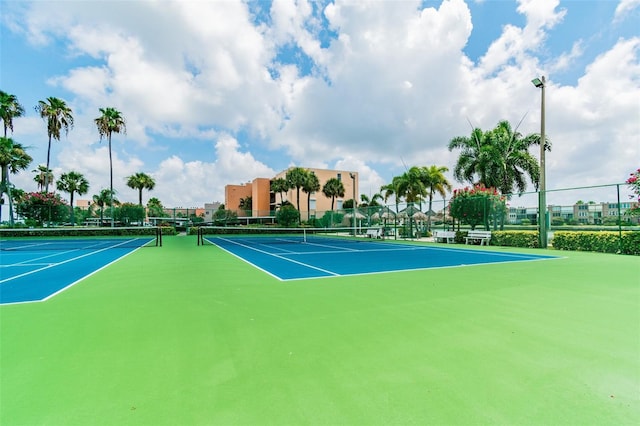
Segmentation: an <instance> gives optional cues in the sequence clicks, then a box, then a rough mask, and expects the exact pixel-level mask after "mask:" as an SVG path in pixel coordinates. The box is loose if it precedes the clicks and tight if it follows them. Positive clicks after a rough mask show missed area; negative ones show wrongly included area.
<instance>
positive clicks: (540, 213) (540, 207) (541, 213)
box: [533, 76, 547, 248]
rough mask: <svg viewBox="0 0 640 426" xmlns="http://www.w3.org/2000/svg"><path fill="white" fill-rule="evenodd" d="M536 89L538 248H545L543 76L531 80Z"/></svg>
mask: <svg viewBox="0 0 640 426" xmlns="http://www.w3.org/2000/svg"><path fill="white" fill-rule="evenodd" d="M533 84H534V85H535V86H536V87H539V88H540V89H542V97H541V102H540V185H539V188H538V222H539V229H540V248H547V200H546V198H547V193H546V190H547V187H546V177H545V147H546V137H545V99H544V95H545V93H544V91H545V85H546V81H545V78H544V76H542V77H541V78H540V80H538V79H535V80H533Z"/></svg>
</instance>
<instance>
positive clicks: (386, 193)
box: [380, 176, 403, 213]
mask: <svg viewBox="0 0 640 426" xmlns="http://www.w3.org/2000/svg"><path fill="white" fill-rule="evenodd" d="M402 180H403V178H402V176H394V177H393V178H392V179H391V183H388V184H386V185H382V186H381V187H380V192H381V193H382V195H383V197H384V202H385V203H386V202H387V200H389V198H390V197H392V196H394V197H395V199H396V213H397V212H398V211H399V204H400V198H401V194H400V192H401V188H400V185H401V184H402Z"/></svg>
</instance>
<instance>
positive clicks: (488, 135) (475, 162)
mask: <svg viewBox="0 0 640 426" xmlns="http://www.w3.org/2000/svg"><path fill="white" fill-rule="evenodd" d="M539 144H540V135H539V134H530V135H527V136H525V137H523V136H522V135H521V134H520V133H518V132H517V130H516V131H513V130H512V129H511V125H510V124H509V122H507V121H501V122H499V123H498V125H497V126H496V128H495V129H493V130H492V131H487V132H483V131H482V130H480V129H478V128H476V129H473V131H472V132H471V136H470V137H465V136H458V137H455V138H453V139H451V141H450V142H449V151H453V150H454V149H461V150H462V152H461V153H460V156H459V157H458V161H457V163H456V166H455V168H454V170H453V176H454V177H455V179H456V180H457V181H459V182H469V183H471V184H482V185H484V186H485V187H487V188H497V189H498V190H500V192H501V193H502V194H503V195H507V196H509V195H510V194H512V193H513V191H514V189H515V188H517V189H518V191H519V192H520V193H522V192H524V191H525V189H526V180H525V175H528V176H529V178H530V179H531V181H532V182H533V183H534V185H535V187H536V188H537V187H538V180H539V178H540V168H539V165H538V163H537V160H536V159H535V157H534V156H533V155H531V154H530V153H529V151H528V150H529V148H530V147H532V146H535V145H539ZM545 149H546V150H549V151H550V150H551V143H550V142H549V141H548V140H545Z"/></svg>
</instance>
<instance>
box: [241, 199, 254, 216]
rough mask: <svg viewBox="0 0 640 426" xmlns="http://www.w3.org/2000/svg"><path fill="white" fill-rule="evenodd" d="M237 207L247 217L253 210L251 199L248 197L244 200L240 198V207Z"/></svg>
mask: <svg viewBox="0 0 640 426" xmlns="http://www.w3.org/2000/svg"><path fill="white" fill-rule="evenodd" d="M238 207H240V208H241V209H242V210H244V212H245V214H246V215H247V216H248V215H249V214H250V213H251V211H252V210H253V197H251V195H248V196H247V197H245V198H240V205H239V206H238Z"/></svg>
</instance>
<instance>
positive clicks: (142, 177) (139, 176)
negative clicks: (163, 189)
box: [127, 173, 156, 206]
mask: <svg viewBox="0 0 640 426" xmlns="http://www.w3.org/2000/svg"><path fill="white" fill-rule="evenodd" d="M127 186H128V187H129V188H131V189H137V190H138V205H139V206H142V190H143V189H148V190H149V191H151V190H153V188H155V187H156V181H155V180H154V179H153V178H152V177H151V176H149V175H148V174H146V173H136V174H134V175H131V176H129V177H128V178H127Z"/></svg>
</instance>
